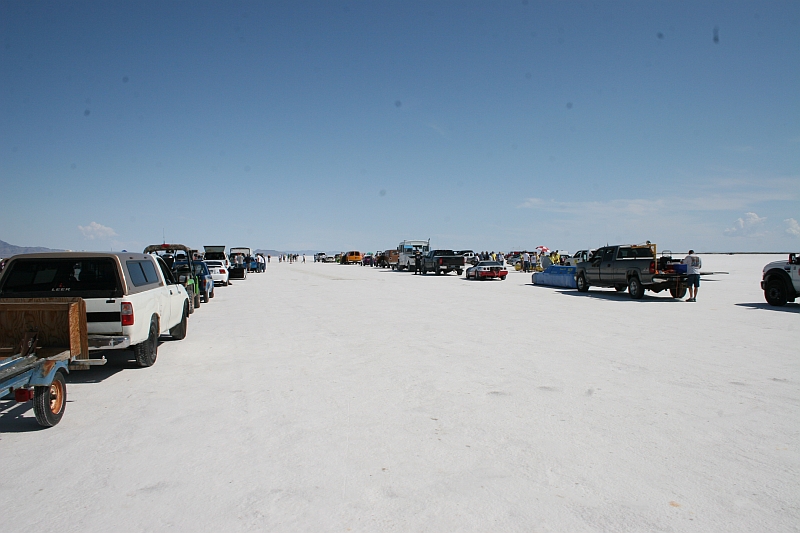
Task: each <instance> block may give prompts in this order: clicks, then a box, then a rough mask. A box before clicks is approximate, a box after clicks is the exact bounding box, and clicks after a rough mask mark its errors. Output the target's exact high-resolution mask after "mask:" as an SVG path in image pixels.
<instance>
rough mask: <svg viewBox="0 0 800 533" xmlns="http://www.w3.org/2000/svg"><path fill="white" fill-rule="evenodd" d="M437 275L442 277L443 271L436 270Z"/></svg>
mask: <svg viewBox="0 0 800 533" xmlns="http://www.w3.org/2000/svg"><path fill="white" fill-rule="evenodd" d="M436 275H437V276H441V275H442V271H441V270H439V269H438V268H437V269H436Z"/></svg>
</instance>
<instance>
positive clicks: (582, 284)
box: [314, 240, 800, 306]
mask: <svg viewBox="0 0 800 533" xmlns="http://www.w3.org/2000/svg"><path fill="white" fill-rule="evenodd" d="M540 248H543V247H540ZM545 250H546V249H543V250H541V252H545ZM547 252H549V250H547ZM524 253H526V252H519V251H517V252H514V251H512V252H509V253H508V254H503V256H502V259H500V258H498V259H497V260H495V259H492V260H481V258H480V255H479V254H475V253H474V252H473V251H472V250H457V251H454V250H441V249H440V250H431V248H430V240H427V241H423V240H419V241H402V242H401V243H400V244H399V245H398V246H397V248H396V249H393V250H385V251H379V252H376V253H375V254H372V253H366V254H363V253H361V252H360V251H357V250H351V251H348V252H345V253H342V254H336V256H335V257H334V259H333V262H337V263H341V264H360V265H364V266H378V267H388V268H392V269H395V270H412V269H413V270H416V268H417V260H418V259H419V262H420V265H419V268H420V270H421V273H422V274H426V273H428V272H433V273H436V274H447V273H450V272H456V273H457V274H458V275H461V273H462V270H464V269H466V278H467V279H474V280H480V279H494V278H496V279H500V280H504V279H506V276H507V275H508V269H507V268H506V264H507V265H509V266H511V267H515V268H517V269H518V270H519V268H520V267H521V265H520V263H521V261H522V256H523V254H524ZM533 254H534V252H531V253H530V254H529V255H530V256H531V257H537V256H538V257H539V259H540V261H541V263H540V264H541V266H542V267H545V268H546V267H548V266H550V265H555V266H557V267H567V269H569V270H570V271H569V273H568V274H569V275H563V274H564V272H560V274H562V275H560V276H557V277H558V278H563V279H560V280H559V283H565V285H564V286H570V287H573V288H577V289H578V290H579V291H582V292H585V291H587V290H589V287H590V286H595V287H612V288H614V289H615V290H617V291H620V292H623V291H628V292H629V294H630V295H631V297H632V298H634V299H639V298H642V297H643V296H644V293H645V291H646V290H649V291H653V292H661V291H669V293H670V294H671V295H672V297H674V298H682V297H683V296H684V295H685V294H686V287H687V285H686V279H687V274H686V271H685V270H681V265H680V264H679V263H680V260H676V259H673V258H672V253H671V252H670V251H664V252H662V253H661V256H660V257H658V255H657V253H656V246H655V245H654V244H651V243H650V242H649V241H648V242H647V243H646V244H641V245H615V246H605V247H602V248H599V249H595V250H579V251H578V252H576V253H575V254H569V253H567V252H564V251H562V252H561V253H558V252H556V254H555V259H554V258H553V257H554V256H553V255H552V254H550V255H548V254H547V253H541V254H537V255H533ZM328 257H329V256H327V255H326V254H324V253H319V254H316V255H315V256H314V260H315V261H317V262H328ZM531 261H533V259H531ZM467 265H472V266H471V267H469V268H467ZM538 270H542V268H539V269H538ZM701 274H703V273H701ZM706 274H708V273H706ZM703 275H705V274H703ZM551 277H552V276H551ZM541 278H542V279H549V278H548V276H541ZM761 289H762V290H763V291H764V299H765V300H766V301H767V303H769V304H770V305H774V306H782V305H786V303H789V302H794V301H795V299H797V298H800V254H789V256H788V260H781V261H776V262H772V263H770V264H768V265H766V266H765V267H764V269H763V271H762V279H761Z"/></svg>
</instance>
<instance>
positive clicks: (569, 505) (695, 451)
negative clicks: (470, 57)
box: [0, 256, 800, 532]
mask: <svg viewBox="0 0 800 533" xmlns="http://www.w3.org/2000/svg"><path fill="white" fill-rule="evenodd" d="M773 259H774V258H773V257H768V256H704V257H703V262H704V270H705V269H713V270H726V271H729V272H730V275H727V276H724V275H720V276H715V277H714V278H713V279H714V280H715V281H711V280H708V281H706V280H704V281H703V282H702V286H701V288H700V293H699V295H698V302H697V303H686V302H680V301H674V300H672V299H671V298H669V296H668V295H665V294H660V295H653V294H651V293H647V295H646V296H645V298H644V299H643V300H641V301H632V300H631V299H630V298H629V297H628V296H627V294H616V293H615V292H614V291H613V290H604V289H593V290H592V291H590V292H589V293H588V294H580V293H578V292H576V291H573V290H566V289H554V288H546V287H535V286H532V285H530V276H529V275H527V274H522V273H516V272H512V273H511V274H510V275H509V277H508V279H507V280H506V281H479V282H475V281H465V280H463V279H456V278H455V277H453V276H433V275H429V276H426V277H420V276H413V275H411V274H408V273H397V272H390V271H387V270H379V269H374V268H367V267H358V266H342V265H334V264H314V263H307V264H286V263H283V264H276V263H274V262H273V263H272V264H270V266H269V269H268V271H267V272H266V273H265V274H258V275H251V276H250V277H249V278H248V279H247V280H246V281H239V282H235V284H234V285H233V286H231V287H224V288H219V289H218V290H217V296H216V298H215V299H214V300H212V301H211V303H209V304H207V305H203V306H202V307H201V308H200V309H199V310H198V311H197V312H196V313H195V314H194V315H192V317H191V318H190V321H189V334H188V337H187V338H186V339H185V340H184V341H179V342H173V341H170V340H167V339H166V338H165V339H164V342H163V343H162V344H161V346H160V348H159V354H158V361H157V363H156V365H155V366H153V367H152V368H147V369H137V368H134V367H133V365H132V364H131V363H130V362H127V361H125V358H124V357H121V356H120V354H115V355H112V356H110V358H111V360H110V362H109V364H108V365H107V366H106V367H103V368H95V369H93V370H90V371H86V372H75V373H73V374H72V375H70V377H69V381H68V389H69V390H68V392H69V404H68V406H67V411H66V414H65V416H64V419H63V420H62V421H61V423H60V424H59V425H58V426H56V427H54V428H51V429H47V430H42V431H38V430H37V429H38V426H36V423H35V421H34V419H33V413H32V411H31V410H30V404H12V403H10V402H0V472H2V473H3V478H4V483H3V484H2V486H0V501H3V502H5V504H4V505H3V517H2V524H3V526H2V529H3V530H6V531H19V530H21V529H23V528H24V529H33V530H36V531H40V532H41V531H59V532H63V531H111V530H117V531H145V530H146V531H160V530H167V529H172V530H177V531H188V530H195V531H208V530H217V531H243V530H259V531H330V530H337V531H348V530H352V531H388V530H397V531H452V530H459V531H487V530H494V531H561V532H564V531H570V532H580V531H726V532H734V531H743V532H745V531H748V532H749V531H771V532H776V531H796V530H797V528H798V524H800V506H799V505H798V504H799V503H800V497H799V496H798V494H800V492H798V490H797V487H798V486H800V454H799V453H798V447H797V442H798V438H797V437H798V429H800V409H798V407H800V387H799V386H798V385H799V384H800V372H798V369H799V365H798V359H797V357H798V344H799V343H798V341H800V330H798V320H799V319H800V305H798V304H793V305H789V306H787V307H785V308H781V309H777V308H771V307H769V306H768V305H767V304H766V303H765V302H764V298H763V294H762V293H761V291H760V288H759V281H760V272H761V267H762V266H763V265H764V264H766V263H767V262H768V261H771V260H773Z"/></svg>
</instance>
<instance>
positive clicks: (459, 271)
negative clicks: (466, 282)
mask: <svg viewBox="0 0 800 533" xmlns="http://www.w3.org/2000/svg"><path fill="white" fill-rule="evenodd" d="M462 272H464V271H463V270H461V269H460V268H459V269H458V270H456V274H458V275H459V276H460V275H461V273H462Z"/></svg>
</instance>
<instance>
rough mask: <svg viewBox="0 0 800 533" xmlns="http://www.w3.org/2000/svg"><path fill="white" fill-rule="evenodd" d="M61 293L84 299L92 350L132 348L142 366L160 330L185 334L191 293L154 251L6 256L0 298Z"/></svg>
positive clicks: (155, 347)
mask: <svg viewBox="0 0 800 533" xmlns="http://www.w3.org/2000/svg"><path fill="white" fill-rule="evenodd" d="M59 297H61V298H64V297H69V298H74V297H79V298H83V300H84V301H85V302H86V322H87V324H86V325H87V331H88V334H89V335H88V336H89V349H90V350H123V349H130V348H132V349H133V351H134V355H135V356H136V362H137V363H138V364H139V366H143V367H144V366H151V365H153V363H155V362H156V357H157V352H158V337H159V335H161V334H162V333H169V334H170V335H171V336H172V337H173V338H175V339H183V338H184V337H186V329H187V322H188V316H189V296H188V294H187V292H186V289H185V288H184V287H183V285H180V284H178V283H177V282H176V281H175V280H174V279H173V277H172V272H171V271H170V269H169V268H168V267H167V265H166V264H165V263H164V260H163V259H161V258H160V257H158V256H156V255H151V254H135V253H127V252H114V253H103V252H87V253H84V252H80V253H79V252H51V253H40V254H23V255H17V256H14V257H12V258H10V259H8V261H7V263H6V267H5V269H3V272H2V276H0V301H6V302H13V301H14V300H13V299H21V298H25V299H31V298H33V299H40V298H47V299H52V298H59ZM34 301H35V300H34Z"/></svg>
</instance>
